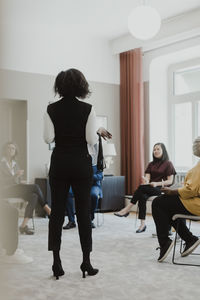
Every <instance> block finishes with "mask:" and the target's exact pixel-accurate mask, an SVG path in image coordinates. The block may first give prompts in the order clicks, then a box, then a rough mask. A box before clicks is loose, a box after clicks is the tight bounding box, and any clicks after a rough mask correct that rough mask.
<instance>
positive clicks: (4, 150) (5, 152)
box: [1, 141, 19, 159]
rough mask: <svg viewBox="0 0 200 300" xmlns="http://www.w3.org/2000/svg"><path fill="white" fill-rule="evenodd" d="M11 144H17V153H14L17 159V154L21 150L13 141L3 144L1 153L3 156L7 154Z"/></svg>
mask: <svg viewBox="0 0 200 300" xmlns="http://www.w3.org/2000/svg"><path fill="white" fill-rule="evenodd" d="M9 145H14V146H15V155H14V157H13V158H14V159H16V156H17V155H18V152H19V150H18V146H17V144H16V143H14V142H12V141H10V142H7V143H6V144H4V145H3V147H2V151H1V155H2V157H5V156H7V151H8V146H9Z"/></svg>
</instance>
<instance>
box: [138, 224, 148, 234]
mask: <svg viewBox="0 0 200 300" xmlns="http://www.w3.org/2000/svg"><path fill="white" fill-rule="evenodd" d="M146 229H147V226H146V225H144V227H143V228H142V229H138V230H136V233H141V232H144V231H145V230H146Z"/></svg>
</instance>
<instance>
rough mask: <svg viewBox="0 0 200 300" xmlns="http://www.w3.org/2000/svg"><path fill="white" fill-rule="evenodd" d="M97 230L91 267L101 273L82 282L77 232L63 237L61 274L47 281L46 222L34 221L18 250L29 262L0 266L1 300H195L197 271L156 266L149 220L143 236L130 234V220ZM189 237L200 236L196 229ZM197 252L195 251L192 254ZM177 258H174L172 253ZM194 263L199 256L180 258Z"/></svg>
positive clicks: (199, 284)
mask: <svg viewBox="0 0 200 300" xmlns="http://www.w3.org/2000/svg"><path fill="white" fill-rule="evenodd" d="M104 216H105V221H104V224H103V225H102V226H101V227H98V228H96V229H94V230H93V242H94V243H93V244H94V246H93V252H92V264H93V266H94V267H98V268H99V269H100V272H99V274H98V275H96V276H94V277H86V279H83V278H82V277H81V272H80V269H79V265H80V263H81V258H82V257H81V252H80V246H79V239H78V234H77V228H75V229H71V230H66V231H63V244H62V253H61V255H62V263H63V268H64V269H65V272H66V274H65V275H64V276H63V277H61V278H60V279H59V280H55V279H53V277H52V272H51V265H52V256H51V252H48V251H47V228H48V219H41V218H37V219H36V220H35V223H36V224H35V225H36V233H35V235H34V236H25V235H23V236H20V245H19V248H22V249H24V251H25V253H26V254H27V255H29V256H32V257H33V258H34V262H33V263H30V264H26V265H9V264H3V263H1V265H0V267H1V271H2V272H1V275H0V276H1V283H2V286H1V294H0V299H1V300H33V299H34V300H45V299H48V300H51V299H52V300H53V299H56V300H64V299H70V300H82V299H84V300H85V299H89V300H90V299H93V300H94V299H96V300H98V299H101V300H104V299H105V300H107V299H116V300H118V299H119V300H126V299H127V300H130V299H137V300H142V299H154V300H157V299H162V300H165V299H174V300H175V299H199V297H200V296H199V294H200V280H199V278H200V276H199V274H200V268H198V267H187V266H176V265H173V264H172V262H171V255H172V254H171V253H170V255H169V257H167V259H166V261H165V262H163V263H158V262H157V257H158V255H159V251H156V247H157V246H158V244H157V239H156V238H152V237H151V234H152V233H153V232H154V231H155V230H154V224H153V220H152V218H151V216H148V218H147V231H146V232H144V233H141V234H136V233H135V223H134V221H135V219H134V216H133V215H132V216H131V217H128V218H118V217H115V216H114V215H113V214H104ZM192 229H193V232H195V233H197V232H199V230H200V224H197V223H195V224H194V225H193V227H192ZM197 251H199V252H200V247H199V249H197ZM177 254H178V253H177ZM180 260H181V261H186V260H187V261H188V260H189V261H191V260H192V261H196V262H199V263H200V256H189V257H187V258H180Z"/></svg>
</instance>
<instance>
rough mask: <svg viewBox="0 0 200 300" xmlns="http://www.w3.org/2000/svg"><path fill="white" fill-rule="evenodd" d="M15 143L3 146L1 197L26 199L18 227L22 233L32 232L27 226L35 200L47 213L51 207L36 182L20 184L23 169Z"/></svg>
mask: <svg viewBox="0 0 200 300" xmlns="http://www.w3.org/2000/svg"><path fill="white" fill-rule="evenodd" d="M17 154H18V150H17V145H16V144H14V143H13V142H8V143H6V144H5V145H4V147H3V155H2V159H1V161H0V185H1V197H2V198H13V197H14V198H22V199H23V200H25V201H27V206H26V209H25V215H24V220H23V222H22V224H21V226H20V228H19V230H20V233H22V234H28V235H31V234H34V232H33V231H32V230H30V229H29V228H28V226H27V223H28V221H29V219H30V218H32V217H33V211H34V209H35V206H36V204H37V201H39V203H40V204H41V206H42V207H43V209H44V210H45V211H46V213H47V214H48V215H50V213H51V209H50V207H49V206H48V204H47V203H46V201H45V200H44V197H43V194H42V191H41V189H40V188H39V186H38V185H37V184H22V183H21V179H22V176H23V174H24V171H23V170H21V169H20V168H19V165H18V163H17Z"/></svg>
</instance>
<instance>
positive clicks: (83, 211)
mask: <svg viewBox="0 0 200 300" xmlns="http://www.w3.org/2000/svg"><path fill="white" fill-rule="evenodd" d="M54 90H55V93H56V94H59V96H60V97H61V99H60V100H59V101H57V102H54V103H52V104H50V105H49V106H48V108H47V114H46V115H45V120H44V121H45V123H44V140H45V142H46V143H50V142H52V141H55V148H54V150H53V153H52V156H51V165H50V171H49V182H50V187H51V200H52V206H51V216H50V220H49V242H48V249H49V250H50V251H53V266H52V270H53V275H54V276H55V277H56V279H58V278H59V276H62V275H64V270H63V268H62V264H61V259H60V245H61V233H62V225H63V222H64V213H65V208H66V200H67V195H68V192H69V187H70V185H71V186H72V189H73V192H74V196H75V207H76V215H77V222H78V230H79V236H80V243H81V248H82V252H83V262H82V264H81V266H80V268H81V271H82V273H83V277H85V272H87V273H88V275H96V274H97V273H98V269H94V268H93V267H92V265H91V263H90V252H91V251H92V230H91V219H90V205H91V201H90V190H91V186H92V160H91V156H90V155H89V153H88V149H87V143H88V144H90V145H94V144H95V143H96V142H97V140H98V136H97V134H96V116H95V112H94V110H93V108H92V106H91V105H90V104H88V103H84V102H82V101H79V100H78V99H77V98H76V97H78V98H81V99H84V98H86V96H88V95H89V94H90V91H89V85H88V82H87V81H86V79H85V77H84V75H83V74H82V73H81V72H80V71H78V70H76V69H69V70H67V71H65V72H63V71H62V72H60V73H59V74H58V76H57V77H56V80H55V84H54Z"/></svg>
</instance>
